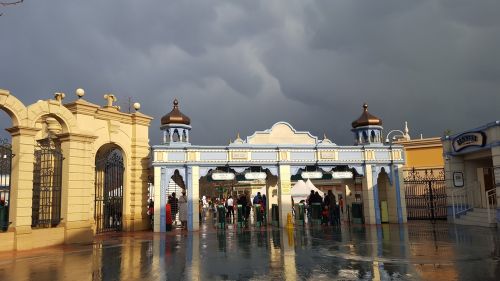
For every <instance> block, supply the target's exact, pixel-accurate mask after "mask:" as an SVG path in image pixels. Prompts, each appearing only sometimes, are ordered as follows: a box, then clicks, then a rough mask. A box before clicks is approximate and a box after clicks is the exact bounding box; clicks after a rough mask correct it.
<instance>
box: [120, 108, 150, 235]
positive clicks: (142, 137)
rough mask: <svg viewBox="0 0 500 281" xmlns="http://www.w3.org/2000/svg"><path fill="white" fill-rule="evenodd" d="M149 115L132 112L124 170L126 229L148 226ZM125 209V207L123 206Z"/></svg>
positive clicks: (141, 228)
mask: <svg viewBox="0 0 500 281" xmlns="http://www.w3.org/2000/svg"><path fill="white" fill-rule="evenodd" d="M151 119H152V118H150V117H148V116H146V115H144V114H142V113H140V112H135V113H134V114H132V122H133V124H132V139H131V140H132V142H131V147H130V157H128V159H129V160H130V163H127V164H128V165H127V166H128V167H125V168H126V171H129V174H128V175H127V177H125V179H126V180H127V187H128V191H127V189H124V192H127V195H128V196H126V197H124V199H125V198H128V201H127V202H124V204H126V206H127V205H128V206H130V208H129V213H128V214H125V216H124V218H125V220H126V221H125V222H124V226H126V230H127V231H135V230H144V229H148V228H149V218H148V215H147V201H148V200H147V190H148V169H149V160H150V159H149V157H150V156H149V152H150V151H149V149H150V147H149V138H148V131H149V124H150V122H151ZM125 210H127V207H126V208H125Z"/></svg>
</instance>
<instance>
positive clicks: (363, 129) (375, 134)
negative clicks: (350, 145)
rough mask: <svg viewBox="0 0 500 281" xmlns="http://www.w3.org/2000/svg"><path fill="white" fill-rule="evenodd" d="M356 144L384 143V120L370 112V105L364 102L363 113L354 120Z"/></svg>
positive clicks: (353, 130)
mask: <svg viewBox="0 0 500 281" xmlns="http://www.w3.org/2000/svg"><path fill="white" fill-rule="evenodd" d="M352 128H353V129H352V130H351V131H352V132H353V133H354V138H355V144H356V145H371V144H382V129H383V127H382V120H381V119H380V118H378V117H376V116H374V115H372V114H370V112H368V105H367V104H366V103H364V104H363V113H362V114H361V116H360V117H359V118H358V119H357V120H355V121H353V122H352Z"/></svg>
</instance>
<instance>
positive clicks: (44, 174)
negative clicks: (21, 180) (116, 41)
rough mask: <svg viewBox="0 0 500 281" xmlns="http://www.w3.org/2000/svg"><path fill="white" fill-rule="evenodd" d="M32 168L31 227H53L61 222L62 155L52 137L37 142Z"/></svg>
mask: <svg viewBox="0 0 500 281" xmlns="http://www.w3.org/2000/svg"><path fill="white" fill-rule="evenodd" d="M37 142H38V144H37V146H36V147H35V155H34V156H35V157H34V158H35V162H34V165H33V166H34V167H33V198H32V207H31V210H32V212H31V227H33V228H47V227H55V226H57V225H58V224H59V223H60V222H61V190H62V164H63V163H62V162H63V159H64V158H63V154H62V151H61V147H60V144H59V143H56V142H55V139H54V137H53V136H52V135H50V134H48V135H47V137H46V138H44V139H41V140H38V141H37Z"/></svg>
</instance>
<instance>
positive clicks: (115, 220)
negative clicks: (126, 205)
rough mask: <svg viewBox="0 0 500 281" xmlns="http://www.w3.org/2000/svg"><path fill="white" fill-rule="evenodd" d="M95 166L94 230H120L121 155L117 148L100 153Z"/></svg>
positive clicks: (121, 196)
mask: <svg viewBox="0 0 500 281" xmlns="http://www.w3.org/2000/svg"><path fill="white" fill-rule="evenodd" d="M95 164H96V167H95V172H96V174H95V211H94V218H95V222H96V226H97V228H96V232H97V233H102V232H107V231H120V230H122V212H123V171H124V170H125V168H124V165H123V157H122V154H121V152H120V150H118V149H116V148H115V149H111V150H110V151H107V152H105V153H101V157H99V158H96V163H95Z"/></svg>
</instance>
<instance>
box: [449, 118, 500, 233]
mask: <svg viewBox="0 0 500 281" xmlns="http://www.w3.org/2000/svg"><path fill="white" fill-rule="evenodd" d="M442 141H443V148H444V159H445V172H446V188H447V194H448V220H449V221H450V222H454V223H457V224H469V225H480V226H488V227H495V226H497V225H498V224H499V223H500V208H498V200H499V199H500V198H499V196H500V120H499V121H494V122H491V123H488V124H485V125H483V126H481V127H478V128H474V129H470V130H467V131H464V132H461V133H457V134H454V135H451V136H446V137H444V138H443V139H442Z"/></svg>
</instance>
